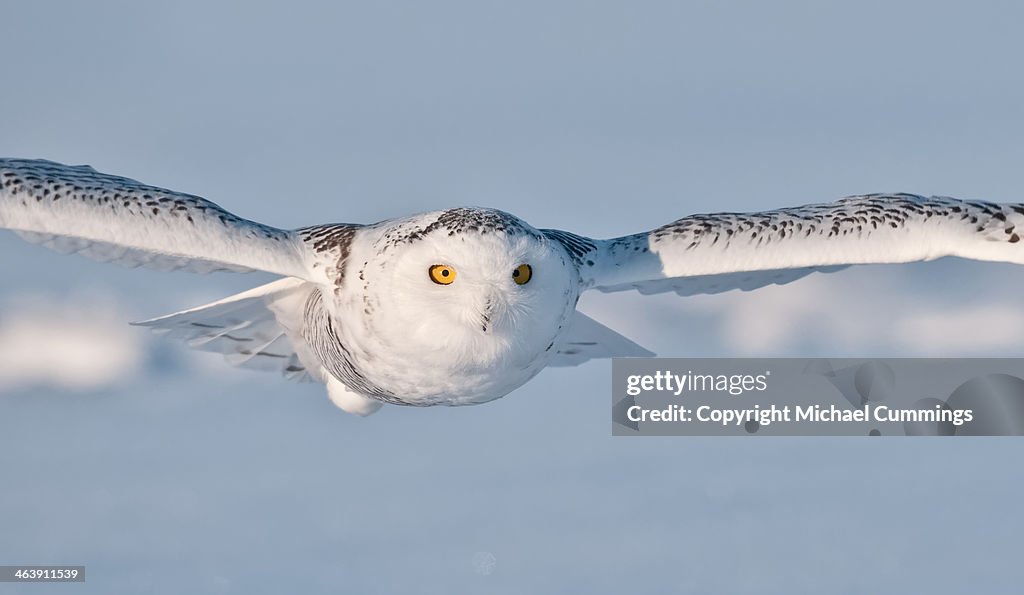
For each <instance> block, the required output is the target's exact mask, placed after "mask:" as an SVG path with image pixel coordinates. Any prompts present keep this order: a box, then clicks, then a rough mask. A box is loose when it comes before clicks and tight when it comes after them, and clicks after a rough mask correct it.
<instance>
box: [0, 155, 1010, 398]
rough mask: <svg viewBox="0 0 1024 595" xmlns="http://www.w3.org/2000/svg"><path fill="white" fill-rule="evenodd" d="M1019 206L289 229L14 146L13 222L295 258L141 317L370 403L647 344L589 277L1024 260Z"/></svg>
mask: <svg viewBox="0 0 1024 595" xmlns="http://www.w3.org/2000/svg"><path fill="white" fill-rule="evenodd" d="M1022 224H1024V206H1021V205H1013V204H1010V205H998V204H993V203H988V202H981V201H959V200H955V199H952V198H944V197H932V198H924V197H920V196H914V195H908V194H891V195H868V196H858V197H850V198H847V199H843V200H841V201H838V202H836V203H832V204H821V205H809V206H805V207H797V208H788V209H779V210H776V211H768V212H763V213H749V214H740V213H722V214H713V215H694V216H690V217H685V218H683V219H680V220H678V221H675V222H673V223H670V224H668V225H665V226H663V227H660V228H658V229H655V230H653V231H651V232H645V233H640V234H635V235H630V236H624V237H620V238H614V239H610V240H594V239H590V238H586V237H583V236H579V235H576V234H572V233H569V232H565V231H559V230H543V229H541V230H539V229H535V228H533V227H531V226H530V225H528V224H527V223H525V222H523V221H522V220H520V219H518V218H516V217H514V216H512V215H509V214H507V213H504V212H501V211H496V210H492V209H479V208H458V209H449V210H445V211H437V212H432V213H425V214H421V215H416V216H412V217H407V218H403V219H396V220H389V221H382V222H380V223H376V224H371V225H358V224H330V225H321V226H314V227H308V228H302V229H297V230H282V229H277V228H273V227H269V226H266V225H261V224H258V223H254V222H252V221H249V220H246V219H242V218H240V217H238V216H236V215H233V214H231V213H229V212H227V211H225V210H223V209H221V208H220V207H218V206H217V205H215V204H213V203H211V202H209V201H207V200H205V199H202V198H199V197H197V196H192V195H188V194H181V193H177V192H172V191H169V190H164V189H161V188H156V187H153V186H148V185H145V184H141V183H139V182H136V181H134V180H130V179H128V178H122V177H117V176H110V175H105V174H101V173H99V172H97V171H95V170H94V169H92V168H90V167H87V166H66V165H61V164H58V163H53V162H50V161H42V160H18V159H7V160H0V227H2V228H7V229H11V230H13V231H15V232H16V233H18V234H20V235H21V236H23V237H24V238H26V239H28V240H29V241H34V242H39V243H42V244H44V245H46V246H48V247H50V248H53V249H55V250H59V251H61V252H68V253H72V252H73V253H80V254H83V255H85V256H88V257H90V258H94V259H99V260H104V261H111V262H117V263H120V264H126V265H129V266H147V267H153V268H158V269H164V270H169V269H185V270H191V271H199V272H208V271H214V270H232V271H245V270H254V269H255V270H264V271H269V272H271V273H276V274H278V275H281V276H282V277H284V278H283V279H280V280H278V281H275V282H273V283H270V284H267V285H264V286H262V287H258V288H256V289H253V290H251V291H248V292H245V293H242V294H239V295H236V296H232V297H229V298H226V299H224V300H220V301H218V302H214V303H212V304H207V305H205V306H201V307H199V308H193V309H191V310H185V311H182V312H178V313H176V314H171V315H169V316H164V317H161V318H156V319H153V320H149V321H146V322H142V323H139V324H141V325H144V326H149V327H153V328H154V329H156V330H157V331H160V332H165V333H168V334H169V335H170V336H172V337H177V338H180V339H183V340H185V341H186V342H188V344H189V345H190V346H192V347H195V348H197V349H203V350H207V351H215V352H219V353H223V354H225V356H226V357H227V359H228V360H229V361H230V362H231V363H233V364H235V365H239V366H244V367H250V368H255V369H270V370H277V371H280V372H281V373H283V374H284V375H285V376H286V377H288V378H291V379H296V380H313V381H318V382H322V383H324V384H326V386H327V390H328V394H329V396H330V397H331V400H332V401H333V402H334V403H335V404H337V405H338V406H339V407H341V408H343V409H345V410H346V411H350V412H353V413H357V414H360V415H368V414H370V413H373V412H374V411H376V410H377V409H378V408H379V407H380V406H381V404H382V403H395V404H402V405H421V406H422V405H438V404H445V405H467V404H475V403H482V402H486V401H490V400H493V399H496V398H499V397H501V396H503V395H505V394H507V393H509V392H511V391H512V390H514V389H515V388H517V387H519V386H521V385H522V384H523V383H525V382H526V381H528V380H529V379H531V378H532V377H533V376H534V375H536V374H537V373H538V372H539V371H540V370H542V369H543V368H544V367H546V366H557V365H577V364H579V363H582V362H583V361H586V360H588V359H592V358H605V357H617V356H643V355H650V352H648V351H646V350H645V349H643V348H642V347H640V346H639V345H636V344H635V343H633V342H632V341H630V340H628V339H626V338H625V337H623V336H622V335H619V334H618V333H616V332H614V331H612V330H611V329H608V328H607V327H604V326H603V325H601V324H600V323H598V322H596V321H594V320H592V319H590V318H588V317H586V316H584V315H583V314H581V313H579V312H577V311H576V303H577V301H578V299H579V295H580V293H581V292H582V291H585V290H587V289H592V288H593V289H598V290H600V291H622V290H627V289H637V290H638V291H640V292H641V293H657V292H664V291H674V292H676V293H678V294H680V295H694V294H698V293H717V292H721V291H728V290H730V289H743V290H750V289H755V288H757V287H762V286H764V285H769V284H776V283H788V282H789V281H792V280H794V279H797V278H799V277H802V276H804V275H807V274H809V273H811V272H814V271H826V272H827V271H833V270H838V269H840V268H843V267H845V266H848V265H851V264H861V263H895V262H909V261H916V260H931V259H934V258H939V257H942V256H960V257H964V258H972V259H978V260H993V261H1005V262H1014V263H1024V247H1022V244H1021V243H1020V231H1019V230H1024V227H1021V225H1022Z"/></svg>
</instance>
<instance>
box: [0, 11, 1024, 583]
mask: <svg viewBox="0 0 1024 595" xmlns="http://www.w3.org/2000/svg"><path fill="white" fill-rule="evenodd" d="M2 13H3V18H2V20H3V27H2V29H3V34H2V35H0V52H2V55H3V56H4V57H5V60H4V66H3V69H2V72H3V75H2V80H3V81H4V82H3V92H2V93H0V114H2V117H0V154H3V155H4V156H12V157H14V156H17V157H41V158H48V159H53V160H57V161H63V162H68V163H89V164H92V165H94V166H95V167H96V168H98V169H100V170H101V171H106V172H110V173H116V174H122V175H127V176H130V177H134V178H137V179H140V180H143V181H145V182H148V183H152V184H157V185H163V186H167V187H171V188H174V189H177V190H182V191H186V192H191V193H196V194H201V195H203V196H206V197H208V198H210V199H212V200H214V201H216V202H218V203H220V204H221V205H223V206H225V207H227V208H229V209H231V210H233V211H235V212H237V213H239V214H241V215H243V216H246V217H249V218H253V219H256V220H259V221H262V222H266V223H270V224H273V225H277V226H281V227H294V226H299V225H308V224H314V223H325V222H333V221H351V222H369V221H376V220H380V219H384V218H388V217H393V216H399V215H404V214H408V213H410V212H417V211H424V210H431V209H436V208H442V207H447V206H455V205H462V204H472V205H482V206H491V207H497V208H501V209H504V210H508V211H510V212H513V213H515V214H517V215H519V216H521V217H523V218H524V219H526V220H527V221H529V222H531V223H532V224H534V225H535V226H538V227H560V228H564V229H569V230H572V231H575V232H578V233H583V234H588V235H592V236H595V237H606V236H613V235H621V234H624V233H630V232H634V231H639V230H643V229H649V228H652V227H654V226H657V225H660V224H662V223H665V222H668V221H670V220H672V219H675V218H677V217H680V216H683V215H686V214H689V213H693V212H701V211H715V210H753V209H766V208H773V207H778V206H788V205H796V204H803V203H808V202H821V201H828V200H832V199H835V198H838V197H841V196H844V195H848V194H854V193H861V192H877V191H909V192H916V193H921V194H947V195H952V196H959V197H963V198H983V199H987V200H993V201H1000V202H1009V201H1021V200H1022V199H1024V196H1022V194H1024V192H1022V189H1024V168H1022V167H1021V163H1022V162H1024V143H1022V142H1021V139H1022V138H1024V75H1021V68H1020V57H1021V56H1022V55H1024V37H1022V36H1021V35H1020V31H1019V24H1020V22H1021V19H1022V17H1024V9H1022V8H1021V7H1020V5H1019V4H1017V3H1013V2H972V3H963V2H874V1H860V2H855V3H854V2H847V3H838V2H811V1H806V2H773V3H766V2H644V3H626V2H621V3H612V2H560V3H548V2H514V3H513V2H430V3H413V2H404V3H396V2H378V3H372V4H371V3H362V4H360V5H357V4H355V3H331V2H289V3H280V4H277V5H268V4H263V3H258V2H235V3H228V2H219V3H208V2H165V3H146V2H128V1H125V2H89V3H76V2H45V1H36V2H22V1H10V0H9V1H6V2H4V4H3V9H2ZM0 271H2V272H3V278H4V281H3V283H2V284H0V469H3V475H2V479H0V563H84V564H86V565H87V566H88V577H89V578H88V582H87V583H86V584H85V585H84V586H77V587H73V586H67V585H63V586H60V585H58V586H55V587H53V588H52V589H48V588H47V587H41V586H40V587H39V588H33V589H32V592H33V593H36V592H38V593H46V592H54V593H57V592H61V593H63V592H67V591H70V590H75V592H90V593H92V592H95V593H182V592H190V593H258V592H268V593H269V592H286V591H292V592H302V593H320V592H344V593H377V592H379V593H411V592H416V593H460V592H473V593H495V594H504V593H509V594H511V593H542V592H543V593H547V592H588V593H597V592H622V591H630V592H632V591H642V592H652V593H676V592H680V591H686V590H689V591H694V592H750V593H763V592H794V593H798V592H807V593H818V592H822V591H829V592H840V593H846V592H849V593H853V592H865V591H867V592H900V593H903V592H923V591H929V592H933V593H945V592H949V593H954V592H964V591H967V590H972V591H979V592H989V593H998V592H1007V593H1010V592H1017V590H1018V585H1017V582H1018V580H1019V579H1018V578H1017V574H1018V572H1017V570H1016V569H1017V565H1018V564H1019V562H1018V560H1017V557H1018V556H1017V552H1019V551H1020V534H1021V530H1022V529H1024V521H1022V520H1021V518H1020V515H1019V514H1018V502H1017V500H1018V499H1019V497H1018V495H1019V494H1020V492H1021V489H1022V487H1024V483H1022V478H1021V473H1020V471H1019V468H1020V464H1019V459H1020V456H1021V455H1022V454H1024V447H1022V446H1021V445H1020V444H1019V441H1017V440H1014V439H962V440H955V441H954V440H924V439H919V440H903V439H886V440H868V439H859V440H845V439H779V440H728V439H693V438H685V439H682V438H665V439H644V440H631V439H624V438H612V437H611V436H610V420H609V410H608V401H609V399H608V391H609V382H610V375H611V366H610V363H609V362H596V363H590V364H587V365H585V366H583V367H580V368H575V369H561V370H548V371H545V372H544V373H542V374H541V375H540V376H539V377H538V378H537V379H535V380H534V381H532V382H531V383H530V384H528V385H527V386H525V387H524V388H522V389H520V390H518V391H516V392H515V393H513V394H512V395H510V396H509V397H507V398H505V399H502V400H500V401H497V402H495V403H492V404H489V405H486V406H482V407H472V408H464V409H431V410H418V409H401V408H394V407H388V408H385V409H384V410H382V411H381V412H380V413H379V414H377V415H375V416H373V417H371V418H368V419H357V418H354V417H350V416H347V415H345V414H344V413H342V412H340V411H337V410H335V409H334V408H333V406H331V405H330V403H329V402H328V400H327V399H326V398H325V396H324V394H323V391H322V388H321V387H318V386H314V385H293V384H290V383H288V382H286V381H284V380H283V379H279V378H276V377H274V376H272V375H260V374H257V373H240V372H237V371H235V370H233V369H231V368H229V367H228V366H227V365H226V364H224V363H222V362H220V361H218V360H217V358H216V356H201V355H193V354H191V353H189V352H187V351H186V350H185V349H184V348H182V347H180V346H178V345H174V344H167V343H165V342H161V341H159V340H153V339H151V338H150V337H148V336H146V335H144V334H143V332H142V331H141V330H139V329H134V328H128V327H127V326H126V324H127V322H129V321H131V320H138V319H141V318H148V317H151V316H154V315H159V314H164V313H167V312H170V311H174V310H178V309H181V308H184V307H187V306H192V305H195V304H198V303H202V302H203V301H205V300H210V299H216V298H220V297H223V296H226V295H228V294H231V293H234V292H237V291H241V290H244V289H247V288H249V287H252V286H255V285H258V284H260V283H263V282H265V281H267V280H268V279H269V277H266V276H263V275H258V274H253V275H215V276H193V275H186V274H164V273H154V272H149V271H141V270H125V269H120V268H117V267H114V266H109V265H103V264H97V263H92V262H89V261H86V260H84V259H81V258H77V257H64V256H60V255H57V254H54V253H51V252H48V251H46V250H45V249H42V248H39V247H36V246H32V245H29V244H25V243H23V242H21V241H20V240H19V239H17V238H16V237H15V236H13V235H12V234H0ZM1021 279H1022V275H1021V272H1020V269H1019V268H1017V267H1011V266H1007V265H997V264H980V263H964V262H956V261H940V262H936V263H929V264H921V265H910V266H899V267H863V268H860V269H856V270H850V271H846V272H842V273H837V274H835V275H830V276H818V277H812V278H808V279H805V280H803V281H800V282H797V283H794V284H792V285H790V286H787V287H783V288H771V289H766V290H763V291H759V292H755V293H751V294H728V295H721V296H707V297H697V298H692V299H682V298H678V297H675V296H659V297H643V296H639V295H636V294H619V295H614V296H588V297H587V298H586V299H585V300H584V302H583V304H582V307H583V309H584V310H585V311H587V312H588V313H590V314H592V315H593V316H595V317H596V318H598V319H599V320H602V321H603V322H605V323H607V324H609V325H611V326H613V327H614V328H616V329H618V330H620V331H622V332H624V333H625V334H627V335H629V336H632V337H634V338H636V339H638V340H639V341H640V342H642V343H643V344H645V345H647V346H648V347H651V348H652V349H654V350H656V351H658V352H659V354H661V355H666V356H673V355H675V356H698V355H774V356H781V355H825V356H875V355H906V356H911V355H946V356H958V355H1002V356H1021V355H1024V349H1022V341H1021V337H1022V334H1024V304H1021V300H1020V295H1021V289H1022V287H1024V283H1022V282H1021ZM72 362H77V363H78V364H77V365H81V366H83V367H84V368H83V369H84V370H86V371H88V370H92V371H94V372H95V371H96V370H100V372H97V373H96V374H95V377H93V378H86V379H85V380H83V378H85V377H84V376H83V374H84V372H82V371H81V370H77V369H75V368H74V367H73V366H72V365H71V363H72ZM104 362H105V364H104ZM488 556H493V558H494V560H495V566H494V568H493V569H492V571H491V572H490V573H489V574H487V573H482V572H480V570H481V569H480V568H479V564H478V562H479V561H480V560H481V559H488ZM26 591H27V590H26ZM6 592H12V593H13V592H21V591H18V587H17V586H15V585H3V584H0V593H6Z"/></svg>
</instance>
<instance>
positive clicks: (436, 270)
mask: <svg viewBox="0 0 1024 595" xmlns="http://www.w3.org/2000/svg"><path fill="white" fill-rule="evenodd" d="M427 273H428V274H429V275H430V280H431V281H433V282H434V283H437V284H438V285H451V284H452V283H454V282H455V269H453V268H452V267H450V266H448V265H446V264H435V265H434V266H432V267H430V268H429V269H428V270H427Z"/></svg>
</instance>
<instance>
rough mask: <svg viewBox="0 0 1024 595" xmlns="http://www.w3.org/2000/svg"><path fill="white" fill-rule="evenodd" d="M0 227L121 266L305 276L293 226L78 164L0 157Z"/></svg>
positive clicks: (301, 248)
mask: <svg viewBox="0 0 1024 595" xmlns="http://www.w3.org/2000/svg"><path fill="white" fill-rule="evenodd" d="M0 228H6V229H11V230H13V231H15V232H16V233H18V234H19V235H21V236H22V237H24V238H25V239H27V240H29V241H31V242H37V243H41V244H43V245H45V246H47V247H50V248H53V249H55V250H57V251H60V252H65V253H72V252H74V253H79V254H82V255H85V256H88V257H90V258H93V259H95V260H102V261H107V262H116V263H120V264H124V265H128V266H146V267H149V268H156V269H160V270H178V269H184V270H190V271H196V272H209V271H215V270H232V271H246V270H261V271H269V272H271V273H277V274H279V275H286V276H292V277H299V278H303V279H309V278H310V277H312V276H313V275H312V274H311V272H310V271H309V267H308V266H307V252H306V249H305V246H304V245H303V242H302V239H301V238H300V237H299V235H298V234H297V233H296V232H293V231H286V230H282V229H277V228H274V227H269V226H266V225H261V224H259V223H254V222H252V221H249V220H247V219H242V218H241V217H238V216H236V215H233V214H231V213H229V212H228V211H225V210H224V209H222V208H220V207H219V206H217V205H215V204H214V203H212V202H210V201H208V200H205V199H203V198H200V197H198V196H192V195H190V194H182V193H180V192H173V191H171V190H165V189H163V188H157V187H154V186H148V185H146V184H141V183H139V182H136V181H135V180H131V179H128V178H122V177H119V176H111V175H107V174H102V173H99V172H97V171H96V170H94V169H92V168H91V167H88V166H84V165H79V166H69V165H62V164H59V163H54V162H52V161H44V160H27V159H0Z"/></svg>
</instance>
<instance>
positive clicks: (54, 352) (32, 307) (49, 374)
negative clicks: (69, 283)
mask: <svg viewBox="0 0 1024 595" xmlns="http://www.w3.org/2000/svg"><path fill="white" fill-rule="evenodd" d="M143 338H144V337H143V335H142V334H141V333H139V332H138V329H133V328H130V327H128V326H127V325H125V324H124V323H123V310H122V309H120V308H119V307H118V304H117V302H116V301H115V300H114V299H113V298H112V297H110V296H109V295H108V296H103V295H101V294H97V293H78V294H72V295H66V296H61V297H56V296H54V295H52V294H44V293H26V294H21V295H17V296H15V297H9V298H8V299H7V300H6V302H5V303H3V304H0V394H2V393H3V392H4V391H5V390H14V389H24V388H28V387H36V388H51V389H53V388H56V389H61V390H79V391H95V390H97V389H101V388H108V387H115V386H119V385H123V384H126V383H129V382H131V381H133V380H135V376H136V375H137V374H138V373H139V371H140V370H141V368H142V365H143V363H144V361H145V359H146V347H145V344H144V342H143Z"/></svg>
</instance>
